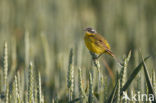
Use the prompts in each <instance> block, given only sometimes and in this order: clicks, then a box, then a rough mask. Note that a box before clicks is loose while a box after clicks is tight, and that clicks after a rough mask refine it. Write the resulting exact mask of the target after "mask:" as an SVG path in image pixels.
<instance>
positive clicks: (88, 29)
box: [84, 27, 96, 34]
mask: <svg viewBox="0 0 156 103" xmlns="http://www.w3.org/2000/svg"><path fill="white" fill-rule="evenodd" d="M84 31H86V32H88V33H91V34H92V33H93V34H94V33H96V31H95V30H94V29H92V28H91V27H88V28H85V29H84Z"/></svg>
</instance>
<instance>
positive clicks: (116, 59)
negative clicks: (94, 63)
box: [106, 50, 123, 66]
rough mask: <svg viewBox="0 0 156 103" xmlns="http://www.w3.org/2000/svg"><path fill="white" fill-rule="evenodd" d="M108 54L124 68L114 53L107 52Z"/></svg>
mask: <svg viewBox="0 0 156 103" xmlns="http://www.w3.org/2000/svg"><path fill="white" fill-rule="evenodd" d="M106 52H107V53H108V54H109V55H111V56H112V57H113V58H114V60H115V61H116V62H117V63H118V64H119V65H120V66H123V65H122V63H121V62H120V61H119V59H118V58H117V57H116V56H115V55H114V54H113V53H112V51H110V50H106Z"/></svg>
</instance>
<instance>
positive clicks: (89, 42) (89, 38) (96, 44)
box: [84, 31, 111, 55]
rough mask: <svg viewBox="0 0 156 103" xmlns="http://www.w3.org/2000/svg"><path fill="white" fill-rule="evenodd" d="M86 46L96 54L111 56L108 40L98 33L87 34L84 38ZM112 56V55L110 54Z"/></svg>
mask: <svg viewBox="0 0 156 103" xmlns="http://www.w3.org/2000/svg"><path fill="white" fill-rule="evenodd" d="M84 41H85V44H86V46H87V48H88V49H89V50H90V51H91V52H93V53H96V54H103V53H105V52H106V53H108V54H110V53H111V51H110V45H109V44H108V42H107V40H105V39H104V37H102V36H101V35H99V34H97V33H90V32H88V31H87V32H86V33H85V37H84ZM110 55H111V54H110Z"/></svg>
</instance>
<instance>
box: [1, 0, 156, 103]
mask: <svg viewBox="0 0 156 103" xmlns="http://www.w3.org/2000/svg"><path fill="white" fill-rule="evenodd" d="M86 27H93V28H94V29H96V31H97V32H98V33H100V34H102V35H103V36H104V37H105V38H106V39H107V40H108V41H109V43H110V45H111V47H112V51H113V52H114V54H116V55H117V57H118V58H119V59H120V60H122V58H123V55H127V53H128V52H129V51H130V50H131V51H132V60H131V62H130V64H131V66H134V65H136V64H135V59H134V55H135V52H136V51H138V49H140V50H141V52H142V54H143V55H144V56H148V55H154V54H155V51H156V41H155V39H156V1H155V0H129V1H128V0H0V51H1V55H2V49H3V46H4V41H7V42H8V50H9V71H11V68H13V67H12V65H15V67H14V68H15V69H16V72H17V71H19V72H23V71H24V69H25V68H26V67H27V65H28V64H29V61H33V63H34V68H35V69H36V70H38V71H40V72H41V76H42V89H43V94H44V96H45V100H46V101H47V102H50V101H51V100H52V98H55V97H58V98H61V97H62V96H64V94H65V91H66V89H67V87H66V79H65V78H66V75H67V67H68V58H69V51H70V48H73V49H74V67H75V74H76V73H77V68H78V67H81V68H82V71H83V72H85V71H87V69H89V68H90V62H91V57H90V54H89V52H88V50H87V48H86V47H85V45H84V42H83V37H84V31H83V29H84V28H86ZM104 57H105V58H106V61H107V62H108V65H109V66H110V67H111V68H112V70H114V71H115V63H114V62H115V61H114V60H113V59H112V58H111V57H109V56H107V55H105V56H104ZM155 59H156V58H154V57H152V61H154V60H155ZM151 67H152V68H153V66H151ZM102 68H103V69H102V70H103V71H104V72H107V71H106V69H104V68H105V66H104V65H103V64H102ZM15 74H16V73H15ZM106 74H107V73H106ZM12 75H14V74H12ZM10 78H12V77H10ZM108 78H109V76H108Z"/></svg>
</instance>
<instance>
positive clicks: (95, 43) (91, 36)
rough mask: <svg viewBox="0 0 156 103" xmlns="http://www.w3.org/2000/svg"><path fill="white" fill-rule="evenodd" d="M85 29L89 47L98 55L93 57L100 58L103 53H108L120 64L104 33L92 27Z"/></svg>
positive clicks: (85, 39) (86, 42) (86, 41)
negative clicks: (101, 33)
mask: <svg viewBox="0 0 156 103" xmlns="http://www.w3.org/2000/svg"><path fill="white" fill-rule="evenodd" d="M84 31H85V37H84V41H85V44H86V46H87V48H88V49H89V51H90V52H92V53H95V54H97V55H98V56H97V57H96V58H93V59H98V58H99V57H100V56H101V55H103V54H104V53H107V54H109V55H111V56H112V57H113V58H114V59H115V60H116V61H117V62H118V63H119V64H120V62H119V61H118V59H117V58H116V56H115V55H114V54H113V53H112V51H111V47H110V45H109V43H108V42H107V40H106V39H105V38H104V37H103V36H102V35H100V34H98V33H97V32H96V31H95V30H94V29H92V28H90V27H88V28H86V29H84ZM120 65H121V64H120Z"/></svg>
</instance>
